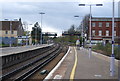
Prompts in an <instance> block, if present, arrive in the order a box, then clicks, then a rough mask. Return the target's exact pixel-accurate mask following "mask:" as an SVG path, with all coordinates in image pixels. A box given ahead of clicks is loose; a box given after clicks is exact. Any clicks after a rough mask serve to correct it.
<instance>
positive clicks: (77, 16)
mask: <svg viewBox="0 0 120 81" xmlns="http://www.w3.org/2000/svg"><path fill="white" fill-rule="evenodd" d="M74 17H80V16H78V15H75V16H74ZM81 17H82V16H81ZM81 24H82V47H83V21H82V23H81Z"/></svg>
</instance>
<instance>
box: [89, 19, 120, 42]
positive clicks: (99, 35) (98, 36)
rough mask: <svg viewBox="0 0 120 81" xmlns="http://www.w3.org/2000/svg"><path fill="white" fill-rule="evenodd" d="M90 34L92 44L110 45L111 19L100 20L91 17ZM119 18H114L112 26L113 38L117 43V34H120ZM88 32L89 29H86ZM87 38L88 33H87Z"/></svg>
mask: <svg viewBox="0 0 120 81" xmlns="http://www.w3.org/2000/svg"><path fill="white" fill-rule="evenodd" d="M91 25H92V26H91V34H92V38H91V40H92V42H93V43H98V42H102V43H105V44H106V43H108V42H109V43H111V41H112V18H106V17H103V18H100V17H92V20H91ZM119 26H120V18H115V24H114V37H115V41H116V42H118V37H119V32H120V30H119V29H120V28H119ZM88 30H89V27H88ZM87 36H88V38H89V31H88V35H87Z"/></svg>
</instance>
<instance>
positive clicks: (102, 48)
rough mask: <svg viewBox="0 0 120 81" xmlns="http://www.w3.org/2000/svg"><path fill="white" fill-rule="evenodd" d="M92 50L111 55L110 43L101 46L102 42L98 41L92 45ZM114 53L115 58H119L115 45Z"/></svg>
mask: <svg viewBox="0 0 120 81" xmlns="http://www.w3.org/2000/svg"><path fill="white" fill-rule="evenodd" d="M92 50H93V51H96V52H99V53H102V54H104V55H107V56H111V54H112V45H111V44H109V43H108V44H106V45H105V46H103V45H102V44H100V43H99V44H97V45H96V46H94V47H93V49H92ZM114 54H115V58H116V59H119V60H120V55H119V48H118V47H117V46H115V47H114Z"/></svg>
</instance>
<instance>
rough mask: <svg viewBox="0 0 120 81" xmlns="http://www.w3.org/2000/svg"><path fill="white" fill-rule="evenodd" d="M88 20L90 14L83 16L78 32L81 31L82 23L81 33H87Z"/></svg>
mask: <svg viewBox="0 0 120 81" xmlns="http://www.w3.org/2000/svg"><path fill="white" fill-rule="evenodd" d="M89 18H90V14H87V15H85V16H84V18H83V20H82V22H81V24H80V26H79V28H78V29H79V30H82V23H83V31H84V33H88V27H89Z"/></svg>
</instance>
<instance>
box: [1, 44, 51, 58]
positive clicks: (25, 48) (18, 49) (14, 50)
mask: <svg viewBox="0 0 120 81" xmlns="http://www.w3.org/2000/svg"><path fill="white" fill-rule="evenodd" d="M51 45H53V44H49V45H48V44H42V45H37V46H36V45H28V46H18V47H5V48H0V50H1V53H0V56H6V55H10V54H17V53H20V52H25V51H30V50H35V49H39V48H43V47H48V46H51Z"/></svg>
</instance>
